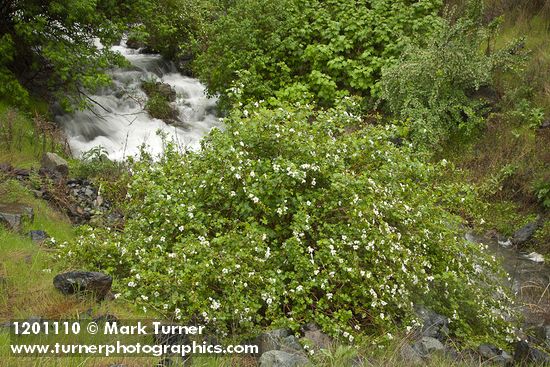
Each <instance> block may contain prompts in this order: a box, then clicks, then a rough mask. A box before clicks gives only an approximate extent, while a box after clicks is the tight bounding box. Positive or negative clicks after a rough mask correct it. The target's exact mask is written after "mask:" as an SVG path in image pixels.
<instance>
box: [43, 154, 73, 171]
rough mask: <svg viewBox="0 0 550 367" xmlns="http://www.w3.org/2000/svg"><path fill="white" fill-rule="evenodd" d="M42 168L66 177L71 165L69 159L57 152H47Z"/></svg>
mask: <svg viewBox="0 0 550 367" xmlns="http://www.w3.org/2000/svg"><path fill="white" fill-rule="evenodd" d="M41 168H42V170H45V171H47V172H53V173H55V174H58V175H61V176H63V177H66V176H67V175H68V174H69V165H68V164H67V161H66V160H64V159H63V158H61V157H60V156H58V155H57V154H55V153H46V154H44V156H43V157H42V162H41Z"/></svg>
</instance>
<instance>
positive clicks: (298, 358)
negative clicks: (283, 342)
mask: <svg viewBox="0 0 550 367" xmlns="http://www.w3.org/2000/svg"><path fill="white" fill-rule="evenodd" d="M307 364H309V360H308V359H307V358H306V357H304V356H303V355H300V354H292V353H287V352H284V351H282V350H270V351H268V352H265V353H263V354H262V356H261V357H260V367H298V366H305V365H307Z"/></svg>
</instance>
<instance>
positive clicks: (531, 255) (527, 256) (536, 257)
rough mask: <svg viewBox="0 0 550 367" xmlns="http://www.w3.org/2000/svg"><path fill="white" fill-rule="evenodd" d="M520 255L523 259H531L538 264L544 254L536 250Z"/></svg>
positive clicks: (541, 261) (542, 260)
mask: <svg viewBox="0 0 550 367" xmlns="http://www.w3.org/2000/svg"><path fill="white" fill-rule="evenodd" d="M522 256H523V258H524V259H525V260H529V261H533V262H536V263H539V264H540V263H543V262H544V256H543V255H541V254H539V253H538V252H531V253H529V254H524V255H522Z"/></svg>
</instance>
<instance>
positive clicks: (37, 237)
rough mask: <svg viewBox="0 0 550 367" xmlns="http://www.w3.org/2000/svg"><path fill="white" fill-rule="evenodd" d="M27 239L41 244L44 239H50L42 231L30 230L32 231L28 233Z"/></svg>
mask: <svg viewBox="0 0 550 367" xmlns="http://www.w3.org/2000/svg"><path fill="white" fill-rule="evenodd" d="M29 237H30V238H31V240H32V241H33V242H36V243H42V242H44V241H45V240H46V239H48V238H50V236H49V235H48V234H47V233H46V232H45V231H42V230H32V231H30V232H29Z"/></svg>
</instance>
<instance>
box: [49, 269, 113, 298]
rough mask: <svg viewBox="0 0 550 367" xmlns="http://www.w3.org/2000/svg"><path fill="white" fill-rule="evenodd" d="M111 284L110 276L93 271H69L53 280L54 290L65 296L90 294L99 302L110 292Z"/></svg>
mask: <svg viewBox="0 0 550 367" xmlns="http://www.w3.org/2000/svg"><path fill="white" fill-rule="evenodd" d="M112 283H113V278H112V277H111V276H109V275H106V274H103V273H99V272H95V271H70V272H67V273H63V274H58V275H56V276H55V278H54V279H53V284H54V286H55V288H57V289H58V290H59V291H60V292H61V293H63V294H65V295H68V294H75V293H82V292H91V293H94V294H95V295H96V297H97V298H98V299H100V300H102V299H104V298H105V296H106V295H107V293H108V292H109V291H110V289H111V284H112Z"/></svg>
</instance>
